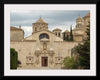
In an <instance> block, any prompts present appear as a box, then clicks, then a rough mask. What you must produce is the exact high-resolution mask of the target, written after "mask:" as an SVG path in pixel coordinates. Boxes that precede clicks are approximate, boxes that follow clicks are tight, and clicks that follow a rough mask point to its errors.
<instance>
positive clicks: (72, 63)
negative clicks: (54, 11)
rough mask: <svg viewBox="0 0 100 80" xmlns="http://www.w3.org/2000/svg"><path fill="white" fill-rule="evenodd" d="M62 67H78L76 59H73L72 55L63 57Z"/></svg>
mask: <svg viewBox="0 0 100 80" xmlns="http://www.w3.org/2000/svg"><path fill="white" fill-rule="evenodd" d="M63 63H64V68H67V69H78V61H75V60H74V57H71V58H70V57H65V58H64V61H63Z"/></svg>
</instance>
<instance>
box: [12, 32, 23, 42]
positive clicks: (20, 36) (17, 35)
mask: <svg viewBox="0 0 100 80" xmlns="http://www.w3.org/2000/svg"><path fill="white" fill-rule="evenodd" d="M22 39H24V32H23V31H19V30H18V31H17V30H12V31H10V40H11V41H21V40H22Z"/></svg>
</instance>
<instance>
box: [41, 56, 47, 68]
mask: <svg viewBox="0 0 100 80" xmlns="http://www.w3.org/2000/svg"><path fill="white" fill-rule="evenodd" d="M42 66H44V67H46V66H48V57H42Z"/></svg>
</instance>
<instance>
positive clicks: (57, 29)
mask: <svg viewBox="0 0 100 80" xmlns="http://www.w3.org/2000/svg"><path fill="white" fill-rule="evenodd" d="M53 31H62V30H61V29H59V28H56V29H54V30H53Z"/></svg>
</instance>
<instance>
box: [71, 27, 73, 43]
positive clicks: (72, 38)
mask: <svg viewBox="0 0 100 80" xmlns="http://www.w3.org/2000/svg"><path fill="white" fill-rule="evenodd" d="M70 41H73V34H72V25H71V27H70Z"/></svg>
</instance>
